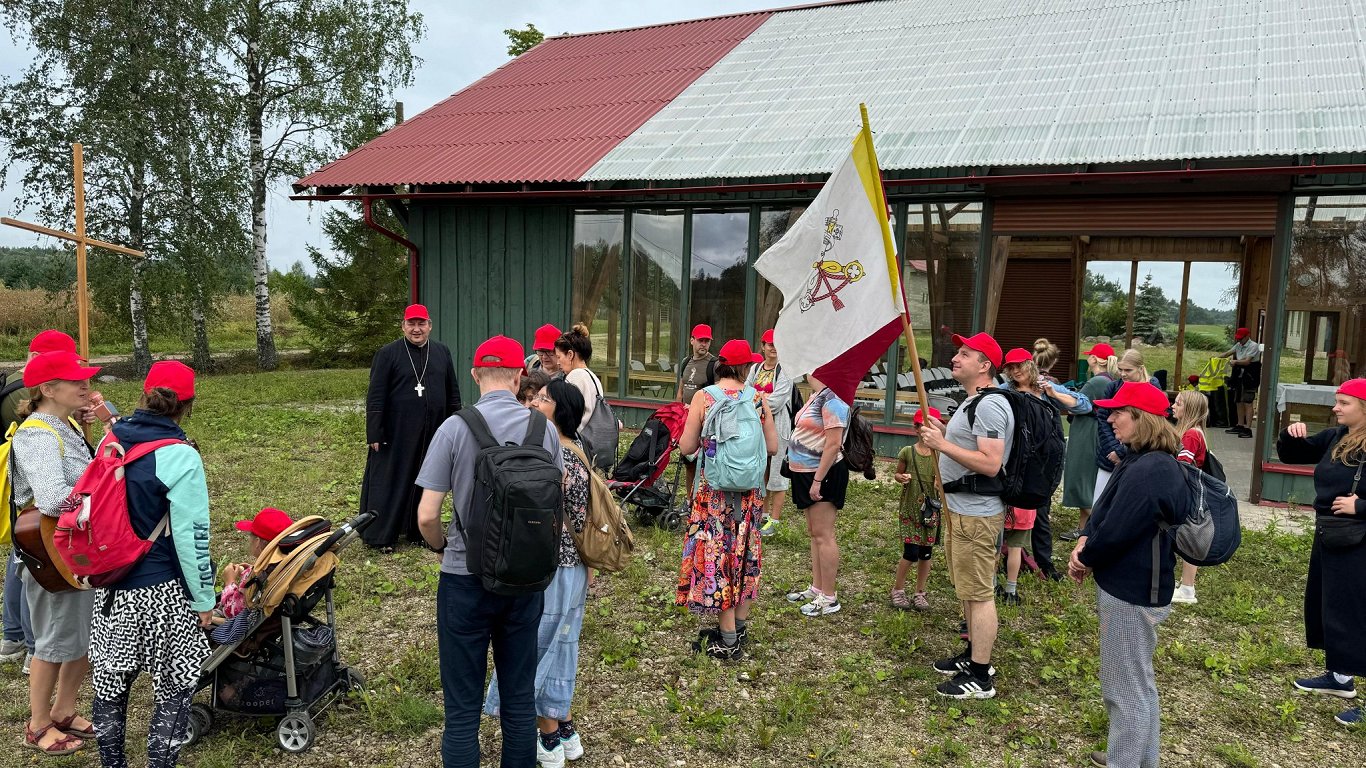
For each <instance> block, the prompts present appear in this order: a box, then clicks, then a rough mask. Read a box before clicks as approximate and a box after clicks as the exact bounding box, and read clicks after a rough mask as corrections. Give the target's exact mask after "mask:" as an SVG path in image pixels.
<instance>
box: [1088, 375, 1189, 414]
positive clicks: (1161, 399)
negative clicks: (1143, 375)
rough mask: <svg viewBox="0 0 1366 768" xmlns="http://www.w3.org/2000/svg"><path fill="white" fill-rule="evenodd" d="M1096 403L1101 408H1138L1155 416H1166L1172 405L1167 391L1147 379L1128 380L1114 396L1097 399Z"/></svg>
mask: <svg viewBox="0 0 1366 768" xmlns="http://www.w3.org/2000/svg"><path fill="white" fill-rule="evenodd" d="M1095 403H1096V405H1098V406H1100V407H1101V408H1111V409H1114V408H1125V407H1130V408H1137V409H1138V410H1140V411H1146V412H1148V413H1151V414H1153V415H1154V416H1166V415H1167V409H1168V408H1170V407H1171V403H1170V402H1169V401H1168V400H1167V393H1165V392H1163V391H1162V390H1160V389H1158V388H1157V387H1154V386H1153V385H1152V384H1149V383H1148V382H1146V381H1126V382H1124V384H1123V385H1121V386H1120V388H1119V391H1118V392H1116V393H1115V396H1114V397H1113V398H1111V399H1109V400H1097V401H1095Z"/></svg>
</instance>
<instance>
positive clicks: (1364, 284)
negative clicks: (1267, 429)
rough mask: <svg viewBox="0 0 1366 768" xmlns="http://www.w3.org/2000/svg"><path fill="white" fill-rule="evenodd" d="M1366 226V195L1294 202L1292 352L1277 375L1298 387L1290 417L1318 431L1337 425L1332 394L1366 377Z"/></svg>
mask: <svg viewBox="0 0 1366 768" xmlns="http://www.w3.org/2000/svg"><path fill="white" fill-rule="evenodd" d="M1363 221H1366V196H1312V197H1301V198H1298V199H1297V200H1296V201H1295V214H1294V225H1293V228H1292V232H1291V242H1290V272H1289V275H1288V279H1287V291H1286V317H1285V346H1284V347H1283V348H1282V350H1281V354H1280V358H1281V359H1280V367H1279V371H1278V372H1277V373H1278V382H1279V383H1281V384H1289V385H1294V386H1293V387H1291V388H1288V389H1287V392H1286V413H1288V414H1290V415H1291V416H1292V417H1294V418H1298V419H1299V420H1302V421H1306V422H1309V423H1310V426H1311V429H1314V428H1319V427H1323V426H1327V425H1328V424H1331V423H1333V422H1332V416H1331V414H1330V413H1329V410H1328V408H1327V407H1326V406H1324V405H1323V403H1322V401H1323V400H1324V399H1325V396H1326V395H1327V394H1330V393H1331V392H1332V390H1333V388H1335V387H1336V386H1337V385H1338V384H1340V383H1342V382H1343V381H1345V380H1346V379H1349V378H1352V377H1354V376H1363V375H1366V316H1364V313H1363V307H1366V226H1363ZM1315 388H1318V391H1315ZM1268 394H1269V395H1270V396H1272V397H1277V396H1278V395H1279V393H1268ZM1315 401H1319V402H1317V403H1316V402H1315Z"/></svg>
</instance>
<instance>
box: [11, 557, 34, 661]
mask: <svg viewBox="0 0 1366 768" xmlns="http://www.w3.org/2000/svg"><path fill="white" fill-rule="evenodd" d="M22 567H23V566H22V565H21V564H20V562H19V556H18V555H16V554H14V553H13V552H10V554H9V555H7V556H6V557H5V639H6V640H9V641H10V642H19V641H20V640H23V641H24V645H26V646H28V652H29V653H33V625H32V624H31V623H30V622H29V620H28V600H27V599H25V597H24V585H23V584H22V583H21V582H20V580H19V569H20V568H22Z"/></svg>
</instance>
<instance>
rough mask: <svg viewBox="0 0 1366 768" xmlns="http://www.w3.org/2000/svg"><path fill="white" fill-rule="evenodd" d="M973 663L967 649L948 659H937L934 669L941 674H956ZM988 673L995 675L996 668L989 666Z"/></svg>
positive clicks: (966, 669)
mask: <svg viewBox="0 0 1366 768" xmlns="http://www.w3.org/2000/svg"><path fill="white" fill-rule="evenodd" d="M971 663H972V657H971V656H969V655H968V652H967V651H963V652H962V653H960V654H958V655H957V656H951V657H949V658H947V659H940V660H939V661H936V662H935V663H934V671H935V672H938V673H939V674H941V675H956V674H959V673H960V672H967V671H968V665H969V664H971ZM987 675H988V676H990V677H995V676H996V668H995V667H992V666H988V667H987Z"/></svg>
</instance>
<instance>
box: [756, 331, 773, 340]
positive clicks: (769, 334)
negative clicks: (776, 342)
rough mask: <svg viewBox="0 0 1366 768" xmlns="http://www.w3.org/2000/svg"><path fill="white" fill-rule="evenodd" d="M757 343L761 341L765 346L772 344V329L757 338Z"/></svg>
mask: <svg viewBox="0 0 1366 768" xmlns="http://www.w3.org/2000/svg"><path fill="white" fill-rule="evenodd" d="M759 341H762V342H763V343H765V344H772V343H773V329H772V328H769V329H768V330H767V331H764V333H763V335H762V336H760V337H759Z"/></svg>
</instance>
